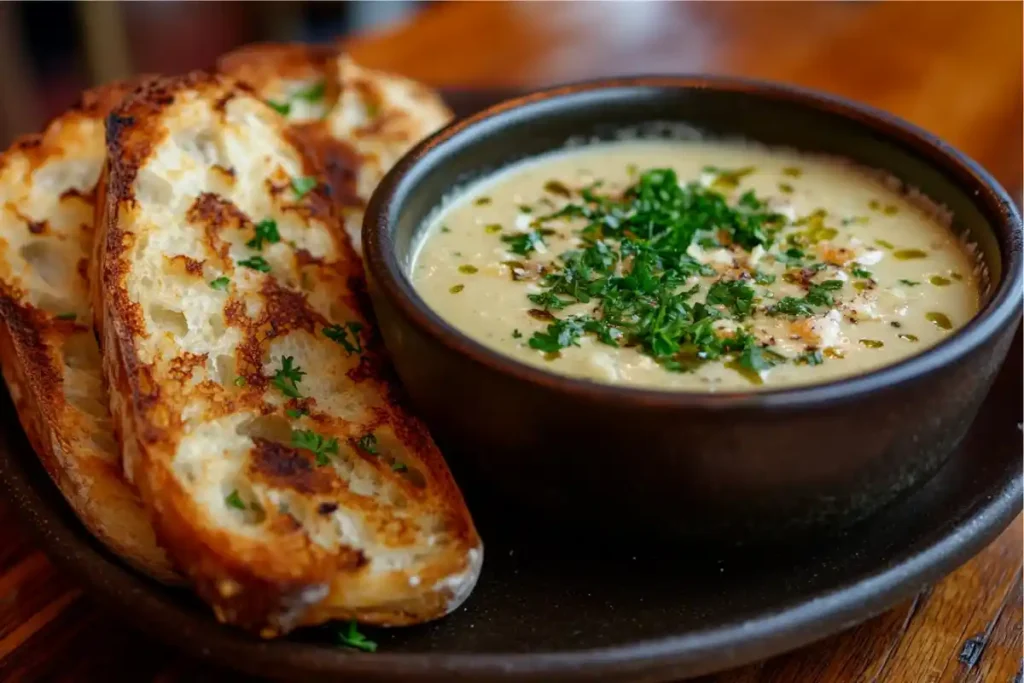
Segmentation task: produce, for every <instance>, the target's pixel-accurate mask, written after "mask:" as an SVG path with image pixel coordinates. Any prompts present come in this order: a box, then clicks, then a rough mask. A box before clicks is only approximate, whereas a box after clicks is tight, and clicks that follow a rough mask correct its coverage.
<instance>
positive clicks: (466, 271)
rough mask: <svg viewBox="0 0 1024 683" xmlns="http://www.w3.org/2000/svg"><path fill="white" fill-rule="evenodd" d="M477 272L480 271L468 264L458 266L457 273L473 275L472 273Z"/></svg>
mask: <svg viewBox="0 0 1024 683" xmlns="http://www.w3.org/2000/svg"><path fill="white" fill-rule="evenodd" d="M479 270H480V269H479V268H477V267H476V266H471V265H470V264H468V263H464V264H462V265H461V266H459V272H460V273H462V274H463V275H473V274H474V273H477V272H479Z"/></svg>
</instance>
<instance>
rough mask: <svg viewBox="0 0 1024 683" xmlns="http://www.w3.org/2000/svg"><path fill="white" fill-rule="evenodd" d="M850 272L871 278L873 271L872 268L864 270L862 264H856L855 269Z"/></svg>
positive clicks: (855, 275) (857, 275)
mask: <svg viewBox="0 0 1024 683" xmlns="http://www.w3.org/2000/svg"><path fill="white" fill-rule="evenodd" d="M850 273H852V274H853V276H854V277H862V278H865V279H871V271H870V270H864V269H863V268H861V267H860V266H854V267H853V270H851V271H850Z"/></svg>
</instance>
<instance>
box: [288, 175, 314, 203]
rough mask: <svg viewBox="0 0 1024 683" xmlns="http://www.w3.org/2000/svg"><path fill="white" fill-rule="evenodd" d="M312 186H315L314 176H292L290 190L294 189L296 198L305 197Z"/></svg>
mask: <svg viewBox="0 0 1024 683" xmlns="http://www.w3.org/2000/svg"><path fill="white" fill-rule="evenodd" d="M314 187H316V178H315V177H313V176H302V177H299V178H292V190H294V191H295V197H296V198H297V199H302V198H303V197H305V196H306V195H307V194H308V193H309V191H310V190H312V189H313V188H314Z"/></svg>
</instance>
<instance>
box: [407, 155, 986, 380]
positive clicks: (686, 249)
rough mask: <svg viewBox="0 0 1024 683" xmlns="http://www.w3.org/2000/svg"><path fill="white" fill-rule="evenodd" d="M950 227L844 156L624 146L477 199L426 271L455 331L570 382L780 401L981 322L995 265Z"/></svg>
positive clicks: (450, 208) (425, 256) (436, 237)
mask: <svg viewBox="0 0 1024 683" xmlns="http://www.w3.org/2000/svg"><path fill="white" fill-rule="evenodd" d="M937 215H938V212H936V211H931V212H928V211H925V210H924V209H923V208H921V206H920V205H919V204H914V203H911V202H910V201H908V200H907V199H906V198H905V197H904V196H903V195H901V194H899V193H897V192H895V191H894V190H892V189H890V188H888V187H887V186H886V185H885V184H883V183H881V182H880V181H879V179H878V178H877V177H876V176H874V175H872V174H870V173H866V172H865V171H864V170H862V169H858V168H856V167H855V166H853V165H852V164H847V163H843V162H841V161H837V160H831V159H826V158H821V157H815V156H809V155H803V154H799V153H796V152H792V151H783V150H770V149H767V148H761V147H754V146H747V145H741V144H731V143H728V144H727V143H709V142H674V141H657V142H654V141H630V142H618V143H605V144H599V145H592V146H589V147H585V148H578V149H574V150H567V151H562V152H559V153H556V154H550V155H546V156H543V157H539V158H535V159H532V160H529V161H526V162H523V163H521V164H518V165H515V166H513V167H511V168H509V169H507V170H505V171H502V172H500V173H498V174H496V175H494V176H491V177H489V178H487V179H484V180H483V181H481V182H479V183H477V184H475V185H473V186H471V187H470V188H468V189H467V191H466V192H464V193H461V194H460V195H459V196H458V197H457V198H456V199H455V200H454V201H453V202H451V203H450V204H449V205H447V206H445V207H443V208H442V209H441V210H440V211H439V212H438V213H437V214H436V215H435V216H434V217H433V218H432V219H431V222H430V224H429V225H428V226H426V227H425V229H424V231H423V235H422V237H421V242H420V245H419V249H418V252H417V253H416V254H415V257H414V259H413V261H412V264H411V266H410V268H411V277H412V280H413V283H414V286H415V288H416V289H417V291H418V292H419V293H420V295H421V296H422V297H423V298H424V300H425V301H426V302H427V304H428V305H429V306H431V307H432V308H433V309H434V310H435V311H436V312H437V313H438V314H439V315H441V316H442V317H443V318H445V319H446V320H447V321H448V322H450V323H451V324H452V325H453V326H455V327H456V328H458V329H460V330H461V331H463V332H464V333H466V334H467V335H469V336H470V337H472V338H473V339H476V340H477V341H479V342H481V343H483V344H485V345H487V346H490V347H492V348H494V349H496V350H498V351H500V352H502V353H504V354H507V355H509V356H512V357H513V358H516V359H518V360H520V361H523V362H526V363H529V364H532V365H536V366H539V367H542V368H544V369H547V370H549V371H552V372H556V373H561V374H565V375H571V376H574V377H582V378H588V379H592V380H597V381H600V382H607V383H612V384H620V385H629V386H639V387H649V388H659V389H671V390H680V391H745V390H749V389H758V388H762V389H763V388H777V387H783V386H792V385H799V384H811V383H819V382H825V381H828V380H833V379H837V378H840V377H845V376H848V375H853V374H857V373H863V372H866V371H870V370H873V369H876V368H879V367H881V366H884V365H888V364H891V363H894V362H897V361H899V360H901V359H903V358H905V357H907V356H910V355H913V354H917V353H920V352H921V351H922V350H924V349H925V348H927V347H929V346H932V345H934V344H936V343H938V342H939V341H941V340H942V339H943V338H945V337H947V336H948V335H950V334H952V333H953V331H954V330H956V329H957V328H959V327H961V326H963V325H964V324H965V323H966V322H967V321H968V320H969V319H970V318H971V317H972V316H973V315H974V314H975V313H976V312H977V310H978V307H979V305H980V301H979V300H980V285H979V279H980V275H979V271H978V270H977V269H976V267H975V263H974V260H973V258H972V255H971V252H970V250H969V248H968V247H967V246H966V245H965V244H963V243H962V242H961V240H960V239H959V238H958V237H957V236H956V235H954V234H953V233H952V231H951V230H950V228H949V227H948V225H947V224H946V222H945V221H942V220H940V219H939V218H938V217H937Z"/></svg>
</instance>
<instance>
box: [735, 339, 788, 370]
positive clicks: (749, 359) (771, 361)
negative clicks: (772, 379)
mask: <svg viewBox="0 0 1024 683" xmlns="http://www.w3.org/2000/svg"><path fill="white" fill-rule="evenodd" d="M785 360H786V358H785V356H782V355H780V354H778V353H776V352H775V351H772V350H771V349H769V348H767V347H765V346H761V345H759V344H747V345H746V346H745V347H744V348H743V351H742V352H741V353H740V356H739V364H740V367H742V368H745V369H747V370H751V371H753V372H757V373H760V372H761V371H762V370H770V369H771V368H773V367H775V366H776V365H778V364H779V363H783V362H785Z"/></svg>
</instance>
